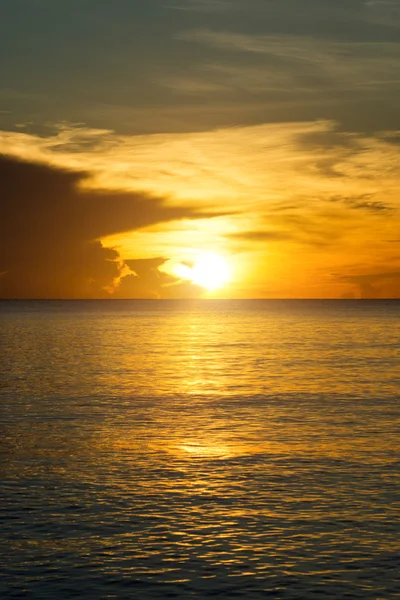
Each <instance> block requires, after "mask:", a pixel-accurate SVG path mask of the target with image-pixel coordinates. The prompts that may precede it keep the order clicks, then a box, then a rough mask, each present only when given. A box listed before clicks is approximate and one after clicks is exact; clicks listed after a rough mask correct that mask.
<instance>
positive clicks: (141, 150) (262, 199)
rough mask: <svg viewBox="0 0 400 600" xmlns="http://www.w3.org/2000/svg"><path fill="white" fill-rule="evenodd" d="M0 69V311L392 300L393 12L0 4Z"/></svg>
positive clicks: (154, 0) (183, 0)
mask: <svg viewBox="0 0 400 600" xmlns="http://www.w3.org/2000/svg"><path fill="white" fill-rule="evenodd" d="M0 57H1V59H0V298H192V297H207V298H208V297H221V298H399V297H400V194H399V192H400V111H399V108H398V104H399V100H398V99H399V96H400V94H399V92H400V0H146V2H143V1H142V0H140V1H139V0H113V1H112V2H110V0H84V1H82V0H79V2H78V0H12V2H11V1H10V0H0ZM204 257H208V258H209V260H208V262H207V261H206V263H205V264H206V268H209V269H210V270H211V271H212V269H213V268H214V267H213V264H218V261H219V260H222V261H224V264H225V266H226V268H227V273H228V275H227V276H226V277H225V279H224V281H222V280H221V284H222V283H223V285H221V286H220V287H218V286H216V287H215V288H214V287H211V286H209V287H207V286H204V285H203V284H202V282H201V281H200V282H199V280H198V279H196V278H195V277H193V272H194V270H195V269H196V265H198V264H199V261H200V262H201V260H202V259H204ZM203 263H204V260H203ZM190 274H192V275H190ZM214 275H216V277H217V279H218V276H219V274H218V271H216V272H215V273H214Z"/></svg>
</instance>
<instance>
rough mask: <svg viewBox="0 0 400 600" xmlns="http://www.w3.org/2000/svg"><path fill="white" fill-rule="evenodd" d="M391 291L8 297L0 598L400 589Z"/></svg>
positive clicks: (372, 593)
mask: <svg viewBox="0 0 400 600" xmlns="http://www.w3.org/2000/svg"><path fill="white" fill-rule="evenodd" d="M399 317H400V302H397V301H387V302H386V301H378V302H368V301H360V302H358V301H348V302H347V301H336V302H334V301H333V302H330V301H321V302H319V301H314V302H308V301H303V302H270V301H202V302H169V301H130V302H125V301H114V302H112V301H110V302H108V301H97V302H96V301H95V302H78V301H76V302H74V301H72V302H22V301H19V302H11V301H5V302H1V303H0V360H1V378H0V386H1V387H0V401H1V408H0V411H1V412H0V415H1V440H0V452H1V457H0V458H1V491H0V496H1V498H0V500H1V504H0V517H1V538H2V542H1V558H0V561H1V565H0V567H1V573H2V578H1V580H0V598H2V599H4V598H6V599H9V598H29V599H31V598H32V599H40V600H41V599H43V600H44V599H47V598H55V599H66V598H77V597H78V598H99V599H109V598H110V599H111V598H116V599H120V598H121V599H128V598H134V599H136V598H137V599H151V600H153V599H158V598H196V599H201V598H214V597H216V598H218V597H219V598H250V599H251V598H277V599H280V598H282V599H300V598H304V599H307V600H308V599H310V600H312V599H314V598H315V599H317V598H326V599H330V598H332V599H333V598H335V599H341V598H363V599H374V600H379V599H381V600H390V599H392V598H400V579H399V571H400V569H399V567H400V555H399V550H400V544H399V530H400V525H399V524H400V518H399V517H400V514H399V513H400V511H399V508H400V500H399V498H400V497H399V439H400V437H399V398H400V324H399V323H400V319H399Z"/></svg>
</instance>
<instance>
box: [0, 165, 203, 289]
mask: <svg viewBox="0 0 400 600" xmlns="http://www.w3.org/2000/svg"><path fill="white" fill-rule="evenodd" d="M87 177H88V173H87V172H84V171H71V170H65V169H64V170H63V169H60V168H56V167H54V166H53V167H50V166H46V165H43V164H34V163H29V162H22V161H20V160H17V159H15V158H12V157H9V156H0V214H1V216H2V218H1V221H0V273H2V274H1V276H0V297H25V298H32V297H49V298H50V297H57V298H67V297H98V296H100V297H101V296H106V295H107V293H108V292H107V290H112V289H113V287H115V285H116V284H117V283H118V281H119V280H120V278H121V277H122V276H123V275H125V274H126V273H127V272H128V266H127V265H126V264H124V263H123V261H122V259H121V258H120V256H119V254H118V252H117V251H116V250H114V249H112V248H106V247H104V246H103V244H102V242H101V239H100V238H102V237H104V236H107V235H110V234H114V233H117V232H122V231H130V230H133V229H138V228H141V227H145V226H149V225H154V224H156V223H162V222H164V223H165V222H168V221H173V220H177V219H181V218H183V217H185V218H191V217H199V216H201V211H198V210H195V209H193V208H190V207H184V206H168V205H167V204H166V203H165V202H164V201H162V200H161V199H160V198H157V197H155V196H152V195H151V194H146V193H143V192H142V193H138V192H129V193H128V192H122V191H116V190H114V191H110V190H108V191H107V190H96V189H90V190H88V189H82V187H80V186H81V185H82V184H83V182H84V181H85V180H86V179H87Z"/></svg>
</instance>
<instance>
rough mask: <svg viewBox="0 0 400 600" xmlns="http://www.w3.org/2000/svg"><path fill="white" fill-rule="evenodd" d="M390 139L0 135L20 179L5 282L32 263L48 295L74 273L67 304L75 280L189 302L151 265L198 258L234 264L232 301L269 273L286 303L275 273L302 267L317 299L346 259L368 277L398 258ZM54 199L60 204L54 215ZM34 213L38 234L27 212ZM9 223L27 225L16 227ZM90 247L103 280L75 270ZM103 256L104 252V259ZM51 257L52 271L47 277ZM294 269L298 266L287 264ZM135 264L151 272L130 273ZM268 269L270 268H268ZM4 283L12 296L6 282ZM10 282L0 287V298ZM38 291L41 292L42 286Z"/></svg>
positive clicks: (75, 132)
mask: <svg viewBox="0 0 400 600" xmlns="http://www.w3.org/2000/svg"><path fill="white" fill-rule="evenodd" d="M397 140H398V136H396V132H393V131H388V132H383V133H380V134H376V135H361V134H359V133H355V132H344V131H340V130H338V129H337V128H336V126H335V124H334V123H331V122H326V121H316V122H302V123H280V124H274V125H271V124H264V125H258V126H251V127H250V126H249V127H232V128H224V129H216V130H212V131H207V132H191V133H186V134H158V135H135V136H128V135H119V134H117V133H114V132H111V131H108V130H92V129H90V128H86V127H82V126H72V125H68V124H65V125H64V126H61V125H60V126H58V128H56V129H55V130H53V131H52V130H51V129H49V131H48V135H47V137H42V136H38V135H33V134H29V133H22V132H10V131H9V132H3V134H2V136H0V150H3V152H7V153H8V154H12V155H13V156H14V157H19V158H20V160H21V159H24V161H25V162H24V163H23V164H24V168H22V167H18V168H16V171H15V173H16V174H14V177H13V183H12V193H10V199H12V203H13V204H11V203H9V206H8V207H7V210H9V211H10V212H9V214H8V216H7V215H6V219H5V220H4V222H2V224H1V225H2V231H4V235H5V236H6V237H7V236H8V241H7V244H3V248H2V252H1V253H0V259H1V260H0V272H3V271H6V270H7V271H9V273H11V271H13V272H14V274H15V273H16V272H17V267H18V269H20V270H19V271H18V272H19V273H20V274H21V275H22V276H21V277H19V278H18V281H24V280H25V281H27V277H28V275H29V274H34V275H32V278H33V281H39V275H40V269H39V268H36V267H35V265H39V264H41V263H43V265H44V266H43V268H42V271H43V272H44V273H45V275H44V278H45V279H46V282H47V284H46V285H47V286H48V285H49V284H48V282H49V281H50V282H53V281H54V282H55V281H56V277H55V273H56V272H57V264H59V263H60V261H61V259H62V261H63V264H65V265H66V267H65V270H64V272H65V273H69V274H68V277H67V275H64V276H63V277H64V279H62V277H61V274H59V275H58V278H59V280H60V282H59V283H58V284H57V285H58V286H59V287H60V286H61V283H62V281H64V283H65V282H66V280H67V279H68V280H69V281H70V282H72V275H70V273H71V272H74V273H75V274H79V273H80V274H79V277H78V279H79V282H80V283H79V284H78V283H77V277H75V280H74V281H75V283H74V284H73V285H72V283H71V284H70V288H71V289H72V288H73V289H74V290H75V291H74V293H75V294H76V295H79V294H81V295H82V294H83V293H84V291H83V287H84V286H83V282H84V281H85V282H86V283H85V285H86V287H87V288H88V290H89V291H87V292H85V294H89V295H95V294H96V293H104V292H101V290H102V288H104V287H106V288H109V286H110V285H111V286H112V285H113V281H114V285H115V284H117V283H118V282H119V287H120V289H119V292H118V293H119V294H120V296H121V297H130V295H131V294H133V295H135V296H141V297H143V296H146V297H147V296H157V297H166V296H168V295H169V296H171V295H175V296H179V294H180V293H183V294H187V295H196V294H198V291H199V290H194V289H192V288H188V287H187V286H186V287H185V285H186V284H185V285H183V284H180V283H178V281H177V280H176V278H175V279H174V278H172V279H166V278H165V273H164V274H162V271H163V264H161V263H160V264H158V265H157V264H156V262H157V260H165V261H171V260H172V261H177V262H180V263H182V262H185V261H187V260H188V259H189V258H190V256H191V255H192V253H193V251H200V252H201V251H212V252H216V253H220V254H223V255H224V256H226V257H227V258H228V259H229V260H230V261H231V262H232V266H233V271H234V272H235V273H236V274H237V278H238V281H237V282H233V283H232V285H231V288H230V292H231V293H232V294H233V293H234V287H235V285H237V286H239V280H240V282H242V283H240V285H241V289H242V290H243V289H245V288H246V286H247V288H246V289H247V290H249V291H248V294H249V295H252V293H257V290H260V289H262V290H268V289H272V286H271V285H270V286H267V285H266V284H265V282H263V281H260V278H261V280H262V279H263V278H265V277H266V276H267V275H266V274H267V273H272V272H273V273H275V275H274V277H276V284H275V288H274V289H275V291H274V294H275V295H277V296H279V295H280V294H283V295H285V294H286V293H293V292H292V291H291V290H293V289H294V287H293V286H292V287H291V288H290V290H289V288H287V289H286V288H285V290H283V291H280V287H279V286H281V285H283V284H282V282H283V276H282V277H280V276H279V275H278V266H279V269H286V272H285V278H286V281H289V280H290V278H291V277H293V275H292V274H290V273H289V270H290V269H294V270H295V271H296V273H300V269H301V268H304V269H306V272H307V278H308V280H307V284H306V283H305V282H300V278H299V284H298V285H302V286H303V289H304V291H303V292H301V294H302V295H304V296H306V294H307V293H308V292H309V290H312V293H313V294H314V295H315V296H317V295H318V294H324V293H325V294H326V292H324V291H323V290H324V289H325V288H324V286H325V287H326V286H328V285H333V283H332V282H333V280H330V279H329V278H327V276H326V270H327V269H329V270H330V271H331V272H337V273H340V274H342V275H343V276H344V275H346V274H348V273H352V272H351V269H350V268H349V266H348V265H347V259H348V257H349V256H358V257H359V258H360V263H361V264H364V265H370V267H371V268H373V266H374V265H377V264H378V263H380V262H382V261H384V262H385V263H386V265H387V269H388V270H389V269H391V268H392V265H395V262H396V251H397V248H396V245H395V244H393V243H391V242H390V240H394V239H397V237H398V231H399V222H400V218H399V214H400V204H399V192H400V167H399V165H400V148H399V144H398V142H397ZM7 160H8V161H10V160H11V159H7ZM13 160H14V159H13ZM11 162H13V161H11ZM34 162H35V163H38V162H40V163H42V164H43V163H47V164H48V165H49V166H47V167H43V166H42V167H40V166H39V165H38V164H36V165H34V164H33V163H34ZM16 164H17V165H20V164H21V163H20V162H18V161H17V162H16ZM28 167H29V168H28ZM29 169H31V170H32V171H30V170H29ZM43 169H44V171H43ZM38 170H39V171H38ZM42 171H43V172H44V175H43V176H42V175H40V176H39V175H38V174H37V173H42ZM33 173H36V175H35V177H36V180H35V179H33ZM51 177H53V179H54V184H53V183H51V181H52V179H51ZM3 181H4V182H5V181H6V180H5V179H3ZM24 182H25V183H24ZM3 185H5V183H3ZM18 186H22V187H21V189H22V193H21V194H20V193H19V192H18ZM4 189H5V188H4ZM31 190H33V191H34V193H33V194H32V198H31V199H30V200H29V194H30V193H31V192H30V191H31ZM46 190H47V191H46ZM49 190H50V191H49ZM51 190H53V191H51ZM54 190H55V191H57V193H56V194H54ZM54 196H57V198H58V199H59V201H58V202H57V203H55V204H54V205H53V203H52V200H53V199H54ZM2 198H4V194H3V195H2ZM21 198H24V201H22V200H21ZM60 199H61V200H60ZM34 202H36V203H37V204H38V207H39V211H38V215H37V219H38V221H39V223H38V222H37V221H35V218H36V217H35V216H34V215H35V213H32V211H31V208H32V204H33V203H34ZM11 206H14V208H13V209H11V208H10V207H11ZM28 211H31V213H32V214H31V216H30V217H29V218H28V216H26V215H27V214H28ZM3 214H6V213H5V212H4V211H3ZM18 215H25V216H24V218H23V219H22V221H21V222H19V220H18V218H19V217H18ZM32 215H33V216H32ZM6 223H7V224H6ZM13 223H14V225H13ZM32 226H33V231H36V232H37V234H35V235H34V234H33V233H32V231H31V230H32ZM13 228H14V233H13V234H12V235H11V233H10V232H11V231H12V230H13ZM59 230H60V231H61V230H62V231H63V233H62V235H60V234H59ZM25 232H27V233H26V234H25ZM0 233H2V232H0ZM57 236H59V237H60V242H59V243H58V242H57V241H56V239H55V238H56V237H57ZM11 238H12V239H11ZM53 238H54V239H53ZM12 240H14V242H13V241H12ZM42 240H43V241H42ZM63 240H66V242H65V243H64V241H63ZM79 244H80V245H79ZM90 244H94V245H95V247H93V246H90ZM29 246H32V247H33V248H35V250H34V252H33V255H32V260H31V263H30V265H31V266H30V267H29V268H28V267H26V268H25V270H24V271H23V270H22V265H23V264H24V260H28V259H29V252H28V251H27V248H28V247H29ZM41 247H43V248H44V249H43V252H42V254H40V248H41ZM10 248H11V250H12V252H11V255H13V256H14V255H15V256H16V255H17V253H18V248H22V250H23V254H24V258H23V257H22V256H20V257H19V258H18V261H17V262H16V263H13V264H15V267H16V268H13V269H11V266H10V265H11V258H10ZM61 248H66V249H67V250H68V252H70V251H71V248H74V255H73V257H72V255H71V254H66V256H65V257H61V256H59V255H60V253H61ZM88 248H90V252H91V256H92V258H91V261H92V263H91V264H93V263H94V262H95V257H96V264H99V265H100V266H101V267H102V269H103V270H101V269H100V267H99V272H98V274H97V275H96V276H95V275H93V274H92V272H94V269H93V268H92V267H91V268H90V269H86V271H85V272H84V273H83V272H81V271H82V268H83V267H82V266H81V265H82V264H86V263H88V264H89V262H90V261H89V259H85V260H80V259H79V257H80V256H83V254H82V253H84V252H89V249H88ZM95 249H96V252H95V251H94V250H95ZM106 249H111V250H107V252H109V254H106ZM67 250H66V252H67ZM6 252H7V253H8V254H7V256H6ZM42 255H43V256H44V257H45V259H42ZM50 255H52V256H53V261H55V265H53V267H52V268H51V269H50V267H49V266H48V265H49V261H50V259H49V256H50ZM6 258H7V264H6ZM100 258H101V260H100ZM300 258H301V261H302V265H303V267H301V265H300V264H297V262H296V261H300ZM150 259H151V260H150ZM13 260H14V259H13ZM131 260H144V261H148V262H143V263H140V262H138V263H135V264H134V265H133V264H132V263H131V262H129V261H131ZM57 261H58V262H57ZM152 261H156V262H152ZM272 263H274V264H276V265H277V266H276V267H274V268H273V269H272V267H271V264H272ZM68 264H73V265H74V266H73V268H72V267H71V268H70V267H68ZM235 264H236V267H235ZM263 265H264V266H263ZM265 265H267V266H268V268H267V267H266V266H265ZM304 265H307V266H306V267H305V266H304ZM321 265H324V267H322V266H321ZM106 269H108V270H107V271H106ZM129 269H131V270H132V271H133V272H134V273H135V275H133V274H132V273H130V271H129ZM271 269H272V270H271ZM88 270H89V271H90V272H89V273H87V271H88ZM37 273H38V274H37ZM102 273H103V275H102ZM15 277H16V278H17V276H16V275H15ZM271 277H272V275H271ZM7 279H8V282H9V283H8V286H11V283H10V282H11V279H10V274H8V275H7ZM7 279H6V277H5V276H4V275H3V276H1V278H0V282H1V284H0V285H1V286H2V292H1V293H2V295H4V294H5V287H4V286H5V282H6V280H7ZM42 279H43V278H42ZM61 280H62V281H61ZM311 280H313V283H312V284H311ZM88 282H91V283H90V285H89V283H88ZM318 282H319V283H318ZM335 282H336V283H335V284H334V285H336V287H335V288H334V290H333V291H332V295H335V294H336V295H340V293H342V292H343V291H346V288H348V285H349V283H348V282H347V283H346V282H345V281H344V280H343V281H340V282H339V280H335ZM14 284H15V285H14V288H13V289H17V288H16V287H15V286H16V283H15V281H14ZM339 284H340V285H339ZM21 285H23V284H21ZM41 285H42V288H43V289H45V283H44V282H42V284H41ZM52 285H53V284H52ZM296 285H297V284H296ZM88 286H89V287H88ZM340 286H341V288H342V289H339V288H340ZM67 287H68V286H67V285H66V283H65V286H64V288H62V290H61V291H58V292H57V294H58V295H61V292H62V294H63V295H64V294H65V293H66V291H67ZM30 288H31V289H33V283H31V284H30ZM343 288H344V290H343ZM10 289H11V288H10V287H9V289H8V292H7V293H11V292H10ZM21 289H22V288H21V287H20V288H18V290H19V291H20V292H21V293H25V294H26V293H27V292H24V290H23V289H22V291H21ZM46 289H47V288H46ZM85 289H86V288H85ZM96 290H97V291H96ZM98 290H100V292H99V291H98ZM254 290H256V292H254ZM321 290H322V291H321ZM56 291H57V290H55V284H54V285H53V292H54V293H56ZM53 292H52V293H53ZM71 293H72V292H71ZM263 293H267V292H263Z"/></svg>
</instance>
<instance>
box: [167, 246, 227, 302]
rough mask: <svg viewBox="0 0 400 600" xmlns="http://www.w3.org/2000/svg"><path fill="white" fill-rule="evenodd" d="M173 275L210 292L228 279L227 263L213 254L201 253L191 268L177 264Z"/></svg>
mask: <svg viewBox="0 0 400 600" xmlns="http://www.w3.org/2000/svg"><path fill="white" fill-rule="evenodd" d="M175 273H176V275H178V277H181V278H182V279H188V280H189V281H191V282H192V283H194V284H195V285H199V286H201V287H203V288H205V289H206V290H208V291H210V292H212V291H214V290H217V289H218V288H220V287H222V286H223V285H224V284H225V283H227V282H228V281H229V279H230V269H229V267H228V263H227V262H226V260H225V259H224V258H223V257H222V256H220V255H219V254H215V253H214V252H201V253H200V254H199V256H198V257H197V258H196V259H195V260H194V262H193V265H192V266H190V267H189V266H188V265H184V264H179V265H177V267H176V269H175Z"/></svg>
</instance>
